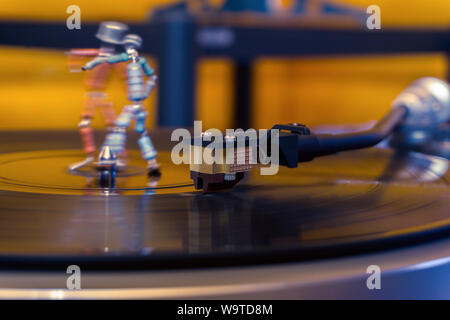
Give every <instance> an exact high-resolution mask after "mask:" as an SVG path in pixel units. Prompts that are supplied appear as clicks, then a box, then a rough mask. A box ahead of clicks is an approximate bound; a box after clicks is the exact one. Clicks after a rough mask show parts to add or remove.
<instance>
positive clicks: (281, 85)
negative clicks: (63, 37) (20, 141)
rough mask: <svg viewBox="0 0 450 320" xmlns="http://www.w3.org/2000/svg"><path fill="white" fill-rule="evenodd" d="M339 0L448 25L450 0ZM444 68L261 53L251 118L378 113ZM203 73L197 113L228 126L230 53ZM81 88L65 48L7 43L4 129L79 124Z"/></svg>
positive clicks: (109, 12)
mask: <svg viewBox="0 0 450 320" xmlns="http://www.w3.org/2000/svg"><path fill="white" fill-rule="evenodd" d="M168 2H173V1H169V0H133V1H132V2H124V1H115V0H109V1H108V0H77V1H72V0H70V1H66V0H39V1H32V0H0V19H1V20H36V21H41V20H60V21H65V19H66V18H67V16H68V14H66V8H67V6H68V5H71V4H77V5H78V6H80V8H81V18H82V22H83V21H101V20H120V21H125V22H126V21H138V20H144V19H145V18H146V16H148V12H149V10H150V9H151V7H153V6H155V5H160V4H164V3H168ZM216 2H220V0H216ZM341 2H345V3H349V4H354V5H360V6H363V7H367V6H368V5H371V4H377V5H379V6H380V8H381V18H382V27H388V26H404V27H408V26H435V27H445V26H448V25H449V22H450V1H448V0H434V1H433V0H429V1H423V0H409V1H407V0H378V1H373V0H346V1H341ZM74 32H76V31H74ZM42 36H43V37H44V36H45V35H42ZM305 45H308V44H306V43H305ZM153 63H154V62H153ZM155 67H156V69H157V66H155ZM446 72H447V59H446V56H445V55H441V54H432V55H412V54H411V55H399V56H370V57H358V56H353V57H346V58H343V57H339V58H314V57H311V58H304V59H289V60H281V59H277V60H275V59H261V60H260V61H258V62H257V64H256V67H255V72H254V77H255V88H254V92H253V93H252V94H253V99H254V105H255V109H254V110H255V111H254V112H255V116H254V119H253V126H255V127H257V128H259V127H270V126H272V124H274V123H276V122H292V121H295V122H301V123H306V124H310V125H315V124H321V123H347V122H349V123H356V122H365V121H369V120H372V119H377V118H379V117H380V116H381V115H382V114H383V113H384V112H385V111H386V110H387V109H388V108H389V106H390V102H391V101H392V99H393V98H394V97H395V96H396V94H398V93H399V92H400V91H401V90H402V89H403V88H404V87H406V86H407V85H408V84H409V83H410V82H411V81H413V80H414V79H416V78H418V77H421V76H436V77H441V78H445V77H446ZM198 74H199V86H198V95H197V99H198V115H199V116H198V118H199V119H202V120H204V122H205V123H204V128H206V127H216V128H220V129H224V128H226V127H229V126H230V125H231V114H232V111H233V110H232V103H231V102H232V96H233V90H232V83H231V81H232V80H231V79H232V75H233V66H232V63H230V62H229V61H227V60H223V59H220V60H219V59H211V60H206V61H200V62H199V64H198ZM108 93H109V95H110V97H111V98H112V100H113V101H114V102H115V106H116V109H117V110H120V108H121V107H122V106H123V105H124V104H126V103H127V100H126V96H125V85H124V84H123V82H122V81H121V80H120V79H119V78H118V77H116V78H113V79H112V81H111V83H110V86H109V88H108ZM83 97H84V86H83V74H81V73H70V72H69V71H68V69H67V61H66V56H65V54H64V52H62V51H57V50H40V49H39V50H38V49H33V48H17V47H0V130H21V129H73V128H76V125H77V122H78V119H79V114H80V111H81V106H82V101H83ZM156 98H157V97H156V95H154V96H152V97H151V98H150V99H149V102H147V104H148V106H149V110H150V111H151V112H150V114H151V117H150V119H149V122H150V124H153V123H154V111H155V101H156ZM99 118H100V117H97V118H96V119H95V121H94V124H95V126H96V127H101V126H102V122H101V119H99Z"/></svg>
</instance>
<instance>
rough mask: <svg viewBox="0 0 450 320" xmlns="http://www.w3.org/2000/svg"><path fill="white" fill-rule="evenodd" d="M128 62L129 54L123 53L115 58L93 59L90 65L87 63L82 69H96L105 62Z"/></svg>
mask: <svg viewBox="0 0 450 320" xmlns="http://www.w3.org/2000/svg"><path fill="white" fill-rule="evenodd" d="M128 60H129V57H128V54H127V53H125V52H124V53H121V54H117V55H114V56H108V57H97V58H95V59H92V60H91V61H89V62H88V63H86V65H85V66H84V67H83V68H82V69H83V70H91V69H94V68H95V67H96V66H98V65H99V64H102V63H105V62H107V63H109V64H113V63H119V62H125V61H128Z"/></svg>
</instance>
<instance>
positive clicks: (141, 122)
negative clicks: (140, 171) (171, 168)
mask: <svg viewBox="0 0 450 320" xmlns="http://www.w3.org/2000/svg"><path fill="white" fill-rule="evenodd" d="M146 119H147V112H145V111H139V112H138V113H137V115H136V127H135V130H136V132H138V133H140V134H141V138H140V139H139V140H138V143H139V147H140V149H141V152H142V157H143V158H144V159H145V160H146V161H147V169H148V174H149V176H160V175H161V172H160V170H159V169H160V166H159V164H158V161H157V160H156V156H157V152H156V149H155V147H154V146H153V143H152V140H151V139H150V137H149V136H148V133H147V130H146V128H145V121H146Z"/></svg>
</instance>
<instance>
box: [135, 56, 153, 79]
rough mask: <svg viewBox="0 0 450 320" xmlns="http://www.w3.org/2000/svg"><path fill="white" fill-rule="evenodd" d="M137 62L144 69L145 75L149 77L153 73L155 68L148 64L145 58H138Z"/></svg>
mask: <svg viewBox="0 0 450 320" xmlns="http://www.w3.org/2000/svg"><path fill="white" fill-rule="evenodd" d="M139 63H140V64H141V66H142V69H144V72H145V75H146V76H147V77H150V76H152V75H154V74H155V70H153V68H152V67H150V65H149V64H148V62H147V60H146V59H145V58H140V59H139Z"/></svg>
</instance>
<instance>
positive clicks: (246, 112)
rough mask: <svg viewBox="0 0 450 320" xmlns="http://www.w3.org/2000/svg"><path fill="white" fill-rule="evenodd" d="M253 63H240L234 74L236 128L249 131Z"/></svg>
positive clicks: (236, 66)
mask: <svg viewBox="0 0 450 320" xmlns="http://www.w3.org/2000/svg"><path fill="white" fill-rule="evenodd" d="M252 87H253V86H252V62H251V61H238V62H236V65H235V74H234V108H235V110H234V124H233V125H234V127H235V128H241V129H245V130H246V129H248V128H250V127H251V125H252V119H251V117H252V94H253V89H252Z"/></svg>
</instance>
